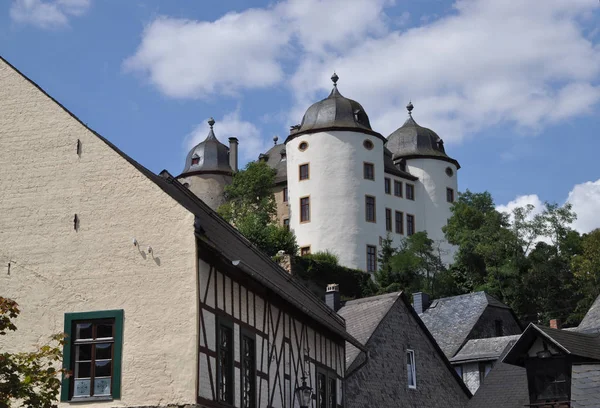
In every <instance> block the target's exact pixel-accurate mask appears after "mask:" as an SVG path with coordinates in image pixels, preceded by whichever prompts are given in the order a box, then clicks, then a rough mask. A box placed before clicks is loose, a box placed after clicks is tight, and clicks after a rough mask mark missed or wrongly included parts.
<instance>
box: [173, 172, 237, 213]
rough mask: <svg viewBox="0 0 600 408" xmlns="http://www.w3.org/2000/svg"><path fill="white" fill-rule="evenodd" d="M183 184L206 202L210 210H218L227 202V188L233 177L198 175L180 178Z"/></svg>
mask: <svg viewBox="0 0 600 408" xmlns="http://www.w3.org/2000/svg"><path fill="white" fill-rule="evenodd" d="M178 180H179V182H181V183H182V184H184V185H185V184H186V183H187V184H188V185H189V186H188V188H189V189H190V191H191V192H192V193H194V194H195V195H196V196H197V197H199V198H200V199H201V200H202V201H204V202H205V203H206V204H207V205H208V206H209V207H210V208H212V209H213V210H215V211H216V210H217V209H218V208H219V207H220V206H221V204H223V203H224V202H225V197H224V195H223V194H224V191H225V186H227V185H228V184H230V183H231V176H228V175H224V174H197V175H191V176H187V177H180V178H178Z"/></svg>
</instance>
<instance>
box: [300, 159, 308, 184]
mask: <svg viewBox="0 0 600 408" xmlns="http://www.w3.org/2000/svg"><path fill="white" fill-rule="evenodd" d="M298 169H299V173H300V180H308V179H309V177H310V171H309V168H308V163H304V164H301V165H300V166H299V168H298Z"/></svg>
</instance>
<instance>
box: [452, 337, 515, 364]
mask: <svg viewBox="0 0 600 408" xmlns="http://www.w3.org/2000/svg"><path fill="white" fill-rule="evenodd" d="M519 337H521V335H520V334H517V335H514V336H502V337H490V338H487V339H471V340H469V341H467V343H466V344H465V345H464V346H463V347H462V348H461V349H460V351H459V352H458V353H457V354H456V355H455V356H454V357H452V358H451V359H450V362H451V363H453V364H457V363H468V362H474V361H490V360H497V359H498V358H499V357H500V356H501V355H502V353H503V352H504V350H505V349H506V346H507V345H508V344H509V343H514V342H515V341H516V340H517V339H518V338H519Z"/></svg>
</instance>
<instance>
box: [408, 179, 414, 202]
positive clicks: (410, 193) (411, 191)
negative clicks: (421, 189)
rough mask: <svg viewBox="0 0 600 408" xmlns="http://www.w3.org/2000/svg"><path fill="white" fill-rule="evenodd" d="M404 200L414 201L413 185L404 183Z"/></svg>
mask: <svg viewBox="0 0 600 408" xmlns="http://www.w3.org/2000/svg"><path fill="white" fill-rule="evenodd" d="M406 199H407V200H414V199H415V186H414V185H413V184H408V183H406Z"/></svg>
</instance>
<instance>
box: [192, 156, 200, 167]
mask: <svg viewBox="0 0 600 408" xmlns="http://www.w3.org/2000/svg"><path fill="white" fill-rule="evenodd" d="M198 163H200V157H198V156H194V157H192V166H193V165H195V164H198Z"/></svg>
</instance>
